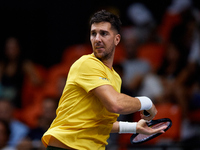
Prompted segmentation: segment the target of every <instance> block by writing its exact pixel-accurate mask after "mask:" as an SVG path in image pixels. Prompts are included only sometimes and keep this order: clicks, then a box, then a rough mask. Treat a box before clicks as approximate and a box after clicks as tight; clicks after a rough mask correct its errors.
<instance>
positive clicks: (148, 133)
mask: <svg viewBox="0 0 200 150" xmlns="http://www.w3.org/2000/svg"><path fill="white" fill-rule="evenodd" d="M141 117H142V118H143V119H141V120H140V121H138V125H137V133H136V134H133V135H132V136H131V138H130V142H131V144H139V143H143V142H146V141H149V140H151V139H153V138H155V137H157V136H159V135H161V134H162V133H164V132H166V131H167V130H168V129H169V128H170V127H171V126H172V121H171V120H170V119H169V118H162V119H157V120H151V121H145V120H149V118H152V116H150V114H149V113H148V112H147V111H143V114H141ZM144 119H145V120H144Z"/></svg>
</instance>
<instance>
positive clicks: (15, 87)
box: [0, 37, 41, 108]
mask: <svg viewBox="0 0 200 150" xmlns="http://www.w3.org/2000/svg"><path fill="white" fill-rule="evenodd" d="M24 75H28V76H29V78H30V80H31V81H32V82H33V83H34V84H37V85H38V84H40V83H41V80H40V78H38V76H37V74H36V72H35V69H34V65H33V63H32V62H31V61H30V60H27V59H24V58H23V56H22V52H21V47H20V44H19V41H18V39H17V38H15V37H9V38H7V40H6V42H5V48H4V54H3V57H2V58H1V60H0V96H1V97H4V98H6V99H10V100H11V101H12V103H13V104H14V105H15V106H16V107H17V108H21V105H22V104H21V93H22V85H23V80H24Z"/></svg>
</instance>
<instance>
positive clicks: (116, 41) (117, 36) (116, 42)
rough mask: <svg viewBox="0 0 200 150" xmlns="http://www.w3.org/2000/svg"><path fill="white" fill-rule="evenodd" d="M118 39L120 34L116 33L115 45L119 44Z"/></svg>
mask: <svg viewBox="0 0 200 150" xmlns="http://www.w3.org/2000/svg"><path fill="white" fill-rule="evenodd" d="M120 40H121V35H120V34H117V35H116V36H115V41H114V42H115V46H117V45H118V44H119V42H120Z"/></svg>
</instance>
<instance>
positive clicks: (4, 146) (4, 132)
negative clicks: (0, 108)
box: [0, 119, 15, 150]
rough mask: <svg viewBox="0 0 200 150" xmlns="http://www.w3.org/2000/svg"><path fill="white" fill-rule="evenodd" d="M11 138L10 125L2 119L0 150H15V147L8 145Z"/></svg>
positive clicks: (0, 124)
mask: <svg viewBox="0 0 200 150" xmlns="http://www.w3.org/2000/svg"><path fill="white" fill-rule="evenodd" d="M9 137H10V128H9V124H8V123H7V122H6V121H5V120H2V119H0V149H1V150H15V149H14V148H13V147H10V146H9V145H8V140H9Z"/></svg>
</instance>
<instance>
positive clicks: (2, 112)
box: [0, 99, 29, 147]
mask: <svg viewBox="0 0 200 150" xmlns="http://www.w3.org/2000/svg"><path fill="white" fill-rule="evenodd" d="M13 109H14V108H13V105H12V103H11V102H10V101H9V100H6V99H1V100H0V119H4V120H5V121H6V122H7V123H8V124H9V127H10V130H11V134H10V138H9V141H8V144H9V146H12V147H16V146H17V144H18V143H19V142H20V141H21V140H22V139H23V138H24V137H26V136H27V134H28V131H29V128H28V127H27V126H26V125H25V124H23V123H22V122H20V121H18V120H16V119H14V118H13Z"/></svg>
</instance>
